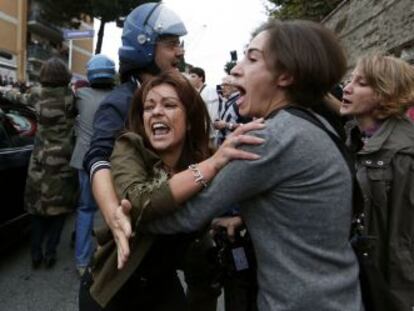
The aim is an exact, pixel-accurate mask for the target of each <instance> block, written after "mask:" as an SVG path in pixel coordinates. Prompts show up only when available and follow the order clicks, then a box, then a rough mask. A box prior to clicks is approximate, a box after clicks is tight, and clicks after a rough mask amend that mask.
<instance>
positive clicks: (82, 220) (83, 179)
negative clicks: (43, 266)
mask: <svg viewBox="0 0 414 311" xmlns="http://www.w3.org/2000/svg"><path fill="white" fill-rule="evenodd" d="M78 174H79V190H80V193H79V204H78V215H77V218H76V244H75V259H76V266H77V267H86V266H87V265H88V263H89V260H90V258H91V256H92V254H93V252H94V242H93V240H92V229H93V219H94V216H95V212H96V211H97V209H98V208H97V206H96V202H95V199H94V197H93V195H92V189H91V184H90V182H89V176H88V174H86V172H85V171H84V170H78Z"/></svg>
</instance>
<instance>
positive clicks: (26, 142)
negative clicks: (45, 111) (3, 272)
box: [0, 97, 36, 251]
mask: <svg viewBox="0 0 414 311" xmlns="http://www.w3.org/2000/svg"><path fill="white" fill-rule="evenodd" d="M35 131H36V116H35V113H34V111H33V109H31V108H30V107H29V106H26V105H23V104H18V103H13V102H10V101H8V100H6V99H5V98H3V97H0V198H1V204H0V206H1V212H0V251H2V250H5V249H7V248H8V247H9V246H10V245H12V244H13V243H14V242H16V241H17V239H18V238H20V237H21V236H22V235H24V234H26V233H27V232H28V231H29V225H30V221H29V215H28V214H27V213H26V212H25V210H24V205H23V198H24V188H25V183H26V176H27V168H28V165H29V159H30V154H31V152H32V150H33V141H34V133H35Z"/></svg>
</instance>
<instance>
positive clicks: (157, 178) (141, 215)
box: [90, 132, 178, 306]
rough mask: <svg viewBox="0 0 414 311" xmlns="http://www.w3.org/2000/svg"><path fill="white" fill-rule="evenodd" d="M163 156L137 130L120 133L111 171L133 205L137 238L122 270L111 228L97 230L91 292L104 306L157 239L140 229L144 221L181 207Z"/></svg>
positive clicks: (120, 192)
mask: <svg viewBox="0 0 414 311" xmlns="http://www.w3.org/2000/svg"><path fill="white" fill-rule="evenodd" d="M161 164H162V163H161V160H160V158H159V157H158V156H157V155H156V154H155V153H153V152H152V151H150V150H148V149H147V148H146V147H145V146H144V143H143V140H142V138H141V137H140V136H139V135H137V134H134V133H131V132H129V133H126V134H123V135H121V136H120V137H119V138H118V139H117V141H116V143H115V147H114V150H113V153H112V156H111V166H112V168H111V171H112V176H113V179H114V184H115V188H116V192H117V195H118V197H119V198H127V199H128V200H130V202H131V204H132V211H131V218H132V223H133V231H134V233H135V235H134V237H132V238H131V240H130V248H131V254H130V256H129V259H128V262H127V263H126V265H125V267H124V268H123V269H122V270H118V269H117V253H116V245H115V241H114V239H113V236H112V234H111V231H110V230H109V228H103V229H101V230H98V231H97V241H98V250H97V252H96V253H95V255H94V259H93V264H92V274H93V279H94V282H93V285H92V286H91V290H90V291H91V295H92V296H93V297H94V299H95V300H96V301H97V302H98V303H99V304H100V305H101V306H105V305H107V304H108V302H109V301H110V300H111V298H112V297H113V296H114V295H115V294H116V293H117V292H118V291H119V289H120V288H121V287H122V286H123V285H124V284H125V282H126V281H127V280H128V279H129V277H130V276H131V275H132V274H133V273H134V271H135V270H136V269H137V268H138V266H139V265H140V263H141V262H142V260H143V258H144V256H145V254H146V253H147V252H148V250H149V249H150V247H151V245H152V244H153V242H154V240H155V236H154V235H150V234H144V233H141V232H138V227H139V225H140V223H141V222H145V221H148V220H150V219H152V218H154V217H159V216H161V215H164V214H166V213H170V212H173V211H174V210H176V209H177V208H178V205H176V203H175V201H174V198H173V196H172V194H171V190H170V188H169V186H168V175H167V174H166V172H165V171H164V170H162V169H161Z"/></svg>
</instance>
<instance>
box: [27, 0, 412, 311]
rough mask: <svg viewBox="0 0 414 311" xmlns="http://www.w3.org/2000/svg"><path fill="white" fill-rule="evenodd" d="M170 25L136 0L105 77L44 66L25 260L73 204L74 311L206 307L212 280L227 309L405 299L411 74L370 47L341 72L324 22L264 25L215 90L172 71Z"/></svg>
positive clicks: (50, 256)
mask: <svg viewBox="0 0 414 311" xmlns="http://www.w3.org/2000/svg"><path fill="white" fill-rule="evenodd" d="M186 33H187V30H186V27H185V25H184V23H183V22H182V20H181V18H180V17H179V16H178V15H177V14H176V13H175V12H173V11H172V10H170V9H169V8H168V7H167V6H166V5H165V4H160V3H146V4H143V5H140V6H138V7H137V8H136V9H135V10H133V11H132V12H131V13H130V14H129V15H128V17H127V18H126V20H125V24H124V29H123V34H122V46H121V47H120V49H119V62H120V69H119V75H120V81H121V83H120V85H118V86H115V82H114V81H115V80H114V76H115V65H114V62H113V60H111V59H109V58H108V57H106V56H104V55H95V56H94V57H92V58H91V59H90V61H89V62H88V65H87V68H86V69H87V81H82V82H77V83H75V84H74V85H72V87H71V86H70V85H69V82H70V81H71V73H70V72H69V71H68V69H67V67H66V65H65V64H64V63H63V62H62V61H60V60H59V59H57V58H52V59H50V60H48V61H47V62H45V64H44V65H43V67H42V70H41V73H40V83H41V94H40V98H39V100H38V101H37V102H36V103H35V109H36V112H37V122H38V126H37V131H36V137H35V143H34V150H33V153H32V156H31V159H30V165H29V171H28V179H27V183H26V192H25V205H26V208H27V210H28V212H29V213H30V214H32V247H31V254H32V265H33V268H35V269H38V268H39V267H40V266H41V265H42V264H45V265H46V267H48V268H52V267H53V266H54V265H55V263H56V260H57V259H58V256H57V250H58V244H59V240H60V235H61V232H62V228H63V226H64V222H65V219H66V216H67V215H68V214H69V213H70V212H73V211H74V210H76V211H77V218H76V226H75V236H76V239H75V262H76V268H77V271H78V272H79V275H80V277H81V278H80V280H81V281H80V291H79V309H80V310H81V311H87V310H106V311H110V310H154V311H162V310H177V311H178V310H206V311H207V310H208V311H213V310H216V308H217V298H218V296H219V295H220V292H221V287H223V288H224V297H225V309H226V310H229V311H232V310H237V311H243V310H246V311H247V310H260V311H264V310H295V311H297V310H309V309H312V310H321V311H322V310H330V311H332V310H347V311H350V310H358V311H359V310H361V311H362V310H367V311H370V310H380V311H382V310H384V311H385V310H387V311H390V310H398V311H403V310H411V309H412V308H414V268H413V267H414V265H413V263H414V244H413V241H414V230H413V229H412V228H413V226H412V223H413V221H414V214H413V211H414V125H413V123H412V121H411V120H410V119H409V118H408V117H407V112H408V111H409V109H410V107H411V106H413V105H414V68H413V67H412V66H411V65H409V64H407V63H406V62H404V61H403V60H400V59H398V58H396V57H393V56H387V55H384V54H380V53H377V54H371V55H366V56H362V57H361V58H360V59H359V60H358V62H357V64H356V66H355V68H354V69H353V71H352V73H351V75H350V76H349V77H348V79H347V77H345V74H346V71H347V60H346V56H345V52H344V50H343V48H342V46H341V45H340V43H339V40H338V38H337V37H336V36H335V34H334V33H333V32H331V31H330V30H328V29H326V28H325V27H323V26H322V25H320V24H317V23H314V22H310V21H301V20H295V21H283V22H282V21H269V22H267V23H265V24H264V25H261V26H259V27H258V28H257V30H256V31H255V32H254V33H253V35H252V37H251V41H250V43H249V45H248V46H247V48H246V52H245V55H244V58H243V59H242V60H240V61H239V62H238V63H237V64H236V66H235V67H234V68H233V69H232V70H231V73H230V75H228V76H225V77H224V78H223V81H222V84H221V88H220V89H221V92H220V93H218V92H217V88H215V87H210V86H207V85H206V73H205V71H204V70H203V69H202V68H200V67H193V68H192V69H191V70H190V71H189V73H186V74H183V73H180V72H179V71H178V69H177V68H178V65H179V64H180V61H181V59H182V57H183V55H184V49H183V46H182V44H181V43H180V37H181V36H183V35H185V34H186ZM344 81H345V82H344ZM341 83H342V85H343V88H341V87H339V86H340V85H341ZM338 88H339V89H340V91H341V92H339V93H338V94H335V95H336V97H339V99H337V98H335V97H334V96H332V95H330V92H332V90H334V89H338ZM342 133H344V134H346V137H343V136H344V135H343V134H342ZM344 138H345V139H344ZM97 210H99V211H100V213H101V214H102V216H103V218H104V220H105V223H106V225H105V227H104V228H95V229H94V228H93V219H94V216H95V212H96V211H97ZM93 235H94V236H95V238H96V242H95V241H94V238H93ZM95 243H96V244H97V247H95ZM177 270H182V271H183V274H184V279H185V283H186V285H187V286H186V290H184V288H183V285H182V284H181V282H180V280H179V278H178V276H177Z"/></svg>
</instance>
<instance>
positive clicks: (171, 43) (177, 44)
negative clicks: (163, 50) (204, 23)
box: [157, 39, 184, 49]
mask: <svg viewBox="0 0 414 311" xmlns="http://www.w3.org/2000/svg"><path fill="white" fill-rule="evenodd" d="M157 43H158V44H161V45H164V46H166V47H168V48H170V49H176V48H184V41H181V40H180V39H160V40H158V41H157Z"/></svg>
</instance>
